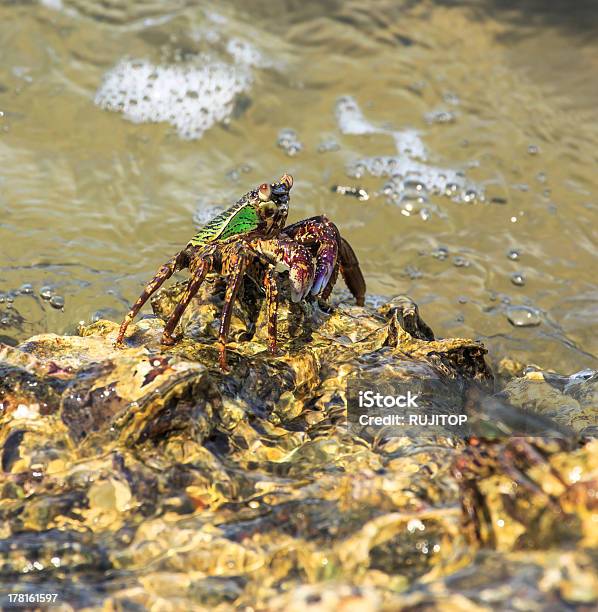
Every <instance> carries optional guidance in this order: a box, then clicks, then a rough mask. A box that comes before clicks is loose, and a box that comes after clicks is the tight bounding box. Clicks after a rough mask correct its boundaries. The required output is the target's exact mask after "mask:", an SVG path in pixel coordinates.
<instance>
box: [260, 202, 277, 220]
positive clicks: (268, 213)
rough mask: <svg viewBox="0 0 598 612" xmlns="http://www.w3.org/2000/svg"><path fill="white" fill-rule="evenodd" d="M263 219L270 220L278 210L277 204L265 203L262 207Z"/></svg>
mask: <svg viewBox="0 0 598 612" xmlns="http://www.w3.org/2000/svg"><path fill="white" fill-rule="evenodd" d="M260 210H261V213H262V218H263V219H269V218H270V217H272V216H273V215H274V213H275V212H276V210H277V207H276V204H274V203H273V202H265V203H264V204H262V205H261V206H260Z"/></svg>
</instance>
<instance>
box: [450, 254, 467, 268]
mask: <svg viewBox="0 0 598 612" xmlns="http://www.w3.org/2000/svg"><path fill="white" fill-rule="evenodd" d="M470 265H471V262H470V261H469V260H468V259H465V257H461V255H457V256H455V257H453V266H455V267H457V268H469V266H470Z"/></svg>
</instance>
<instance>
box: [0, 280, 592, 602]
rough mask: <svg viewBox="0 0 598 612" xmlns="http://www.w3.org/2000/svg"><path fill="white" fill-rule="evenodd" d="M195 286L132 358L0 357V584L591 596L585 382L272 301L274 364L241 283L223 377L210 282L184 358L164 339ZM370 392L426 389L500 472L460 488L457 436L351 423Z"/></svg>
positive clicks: (366, 319) (88, 344) (135, 334)
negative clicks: (362, 395)
mask: <svg viewBox="0 0 598 612" xmlns="http://www.w3.org/2000/svg"><path fill="white" fill-rule="evenodd" d="M182 286H183V285H174V286H173V287H171V288H169V289H168V290H165V291H162V292H160V293H159V294H158V295H157V296H156V298H155V299H154V302H153V307H154V310H155V312H156V314H157V315H159V316H158V317H155V318H146V319H143V320H141V321H140V322H139V323H137V324H136V325H135V326H131V332H130V334H129V336H128V337H127V339H126V346H125V348H124V349H121V350H117V349H115V348H114V347H113V341H114V339H115V336H116V332H117V327H118V326H117V324H115V323H113V322H110V321H104V320H102V321H98V322H96V323H93V324H91V325H88V326H85V327H82V328H81V329H80V330H79V335H77V336H56V335H53V334H45V335H41V336H35V337H32V338H30V339H29V340H28V341H26V342H24V343H22V344H20V345H19V346H16V347H11V346H7V345H2V346H1V347H0V373H1V377H0V447H1V451H0V452H1V457H0V459H1V467H2V473H1V474H0V483H1V484H0V518H1V521H0V587H1V590H2V591H8V592H11V591H26V592H40V591H44V592H58V593H61V599H60V603H61V605H62V607H63V608H64V609H71V608H73V609H80V608H89V609H105V608H102V606H109V607H110V606H112V607H113V608H115V609H148V608H152V609H187V610H204V609H205V610H214V609H216V610H226V609H230V608H232V607H237V608H241V609H243V608H244V607H246V608H248V609H249V608H250V607H251V608H252V609H271V610H337V609H347V610H379V609H389V610H391V609H398V608H399V607H400V608H402V609H414V610H415V609H418V610H419V609H446V606H447V605H448V606H449V607H450V606H453V608H455V609H457V608H459V609H487V608H497V609H505V610H506V609H512V601H514V600H515V599H517V601H519V602H520V606H519V607H521V608H522V609H529V607H528V606H532V605H533V606H535V607H536V608H539V609H553V608H554V607H555V606H557V607H558V606H560V605H565V606H569V607H573V608H576V607H579V608H581V607H583V606H590V607H591V606H593V605H595V604H596V601H597V599H598V584H597V582H596V578H595V575H596V574H595V569H596V568H595V564H596V555H595V547H596V545H597V544H598V540H597V536H596V533H597V530H596V517H597V516H598V514H597V512H598V497H597V491H598V446H597V443H596V441H594V440H593V439H592V435H591V434H592V433H595V427H596V420H595V413H596V402H595V389H594V387H595V378H596V376H595V374H593V373H587V375H584V376H578V377H577V378H575V377H571V378H565V377H557V376H555V375H552V378H551V375H548V374H541V373H538V372H536V373H533V374H534V375H533V376H532V375H531V374H530V373H528V374H526V375H525V376H523V377H521V378H514V379H513V380H511V382H510V383H509V384H507V386H506V388H505V389H503V390H502V391H500V393H498V395H495V389H494V381H493V376H492V373H491V371H490V369H489V367H488V365H487V363H486V361H485V358H484V355H485V349H484V347H483V346H482V345H481V344H479V343H477V342H473V341H471V340H466V339H437V338H435V337H434V334H433V332H432V330H431V329H430V328H429V327H428V326H427V325H426V323H425V322H424V321H423V320H422V318H421V317H420V313H419V310H418V308H417V306H416V305H415V304H414V303H413V302H412V301H411V300H410V299H409V298H407V297H405V296H399V297H397V298H395V299H393V300H391V301H390V302H387V303H385V304H383V305H382V306H380V307H379V308H377V309H373V308H361V307H357V306H352V305H350V304H349V303H348V302H347V300H345V299H344V298H345V296H344V295H342V294H340V295H339V296H337V298H336V302H337V303H336V306H335V308H333V309H329V310H330V311H329V312H325V311H324V310H323V309H321V308H320V307H319V306H318V305H317V304H315V303H314V304H305V305H301V306H300V307H293V308H291V309H288V308H287V307H286V306H285V305H284V304H282V305H281V312H280V317H279V319H280V325H279V327H280V334H279V340H280V341H279V348H280V351H279V354H278V355H276V356H271V355H270V354H268V352H267V351H266V342H265V340H266V337H265V330H266V325H264V323H265V320H264V313H263V312H261V310H260V303H261V301H262V300H261V298H260V296H259V295H253V294H252V293H251V290H250V289H247V290H246V291H245V293H244V295H243V300H242V301H241V303H240V304H239V306H238V308H237V310H236V312H235V317H234V321H233V329H232V333H231V338H233V339H234V340H235V341H236V342H235V343H233V344H231V347H230V355H229V361H230V365H231V368H232V369H231V372H230V373H229V374H223V373H222V372H220V371H219V370H218V368H217V365H216V363H217V355H216V347H215V346H214V338H215V335H216V333H217V319H215V317H217V315H218V313H219V312H220V308H221V295H220V293H219V292H218V291H214V286H213V285H209V284H208V285H206V288H205V292H204V295H202V296H200V298H201V299H199V300H196V301H195V303H194V305H193V306H192V307H191V308H189V309H188V311H187V312H186V313H185V317H184V320H183V322H182V328H181V330H180V331H181V338H180V340H179V342H178V343H177V344H176V345H175V346H174V347H170V348H164V347H161V346H160V344H159V341H160V336H161V331H162V327H163V322H162V320H161V318H159V317H160V316H166V315H167V313H168V312H169V311H170V310H171V308H172V305H173V303H174V302H175V301H176V298H177V295H179V294H180V291H181V287H182ZM252 305H253V309H252ZM251 312H257V313H259V314H258V315H257V316H248V313H251ZM534 377H535V378H534ZM356 378H359V379H361V380H366V381H368V383H370V382H371V383H372V384H374V383H375V384H379V385H380V386H381V387H384V385H386V386H387V387H388V388H390V389H392V388H396V385H398V384H409V385H413V388H416V389H424V390H425V389H426V388H427V387H426V385H429V384H432V387H431V388H432V389H434V390H435V395H434V396H433V397H432V396H429V397H428V396H425V395H424V396H423V397H424V399H425V401H426V402H429V403H426V404H425V405H424V409H426V410H432V409H437V408H443V409H445V410H446V411H448V412H451V413H453V414H468V415H469V416H470V417H472V418H471V420H472V423H474V426H475V427H477V430H474V431H468V432H467V433H468V435H473V434H477V435H478V436H479V435H482V434H483V435H484V436H485V437H484V440H486V438H489V437H490V436H488V426H489V424H492V425H493V426H494V427H495V429H496V430H497V431H500V432H502V434H503V438H499V437H497V436H496V435H494V436H492V438H493V439H492V440H490V441H488V442H486V441H485V442H484V444H486V443H487V444H489V445H490V448H492V449H494V454H495V455H496V457H497V458H498V460H497V461H496V462H494V463H491V464H489V465H487V466H485V469H484V470H480V471H479V478H478V476H477V475H476V474H477V472H476V471H475V469H474V468H475V466H472V468H471V471H467V472H466V471H465V470H461V472H460V474H461V478H459V477H458V475H457V474H456V472H455V470H454V469H453V466H454V465H455V462H456V461H457V460H459V459H460V458H463V457H464V456H466V455H467V448H468V444H467V442H466V440H465V439H464V437H463V435H459V432H455V431H454V430H451V429H450V428H446V427H442V426H440V427H433V428H430V427H427V428H426V427H423V426H414V427H413V428H411V429H405V430H404V431H402V432H401V431H397V430H393V429H383V428H382V429H378V430H367V431H356V430H355V429H354V428H353V427H352V426H351V423H350V422H348V421H347V404H348V403H349V401H350V398H349V392H348V389H349V388H350V385H351V381H352V380H354V379H356ZM540 378H541V380H540ZM536 384H537V385H539V386H535V385H536ZM393 385H394V386H393ZM472 389H473V390H474V391H475V392H474V393H472V391H471V390H472ZM438 390H440V391H441V393H438ZM473 417H476V418H473ZM533 418H536V419H540V421H533V422H534V423H536V424H537V423H538V422H540V423H541V424H542V426H543V427H544V430H543V431H545V432H548V431H550V435H548V434H546V435H545V436H544V438H543V439H542V440H540V441H539V440H535V441H534V442H533V448H534V449H538V450H537V455H530V454H528V455H526V456H525V457H522V456H520V455H513V454H512V448H511V446H509V439H508V433H509V427H511V428H513V427H515V430H516V427H517V425H513V423H515V424H518V423H521V421H522V420H524V421H525V420H526V419H533ZM592 419H594V420H592ZM547 423H550V424H552V425H553V427H552V426H551V427H549V426H548V425H547ZM512 431H513V430H512ZM512 431H511V433H512ZM565 438H566V442H567V444H564V443H563V440H564V439H565ZM540 442H542V443H540ZM491 454H492V453H491ZM538 457H541V458H542V460H539V459H538ZM478 467H479V466H478ZM555 473H558V475H559V478H557V477H556V476H555ZM464 474H465V476H464ZM517 475H520V476H521V478H520V480H519V481H518V480H517ZM463 478H465V480H466V481H467V482H466V484H467V483H469V481H472V482H473V481H475V486H476V488H475V491H477V494H478V497H477V498H476V499H477V502H476V503H477V505H478V506H479V507H477V506H476V508H475V510H477V511H479V512H478V514H479V516H481V517H482V519H481V524H480V526H479V529H478V534H477V536H476V535H475V529H473V530H472V529H471V522H472V520H473V519H472V514H471V513H470V514H468V513H467V512H466V510H467V508H468V506H467V505H463V504H464V496H465V492H469V493H471V491H472V488H471V487H469V488H468V487H466V486H464V482H463ZM468 479H469V480H468ZM530 483H531V486H526V484H527V485H530ZM472 534H473V535H472ZM490 534H492V537H490Z"/></svg>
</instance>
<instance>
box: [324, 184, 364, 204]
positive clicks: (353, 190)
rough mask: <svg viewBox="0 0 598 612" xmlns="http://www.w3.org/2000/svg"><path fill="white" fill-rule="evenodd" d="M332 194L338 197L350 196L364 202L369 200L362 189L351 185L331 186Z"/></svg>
mask: <svg viewBox="0 0 598 612" xmlns="http://www.w3.org/2000/svg"><path fill="white" fill-rule="evenodd" d="M332 192H333V193H338V194H340V195H346V196H352V197H354V198H357V199H358V200H361V201H362V202H365V201H366V200H369V199H370V194H369V193H368V192H367V191H366V190H365V189H364V188H363V187H353V186H352V185H333V186H332Z"/></svg>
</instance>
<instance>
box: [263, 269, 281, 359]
mask: <svg viewBox="0 0 598 612" xmlns="http://www.w3.org/2000/svg"><path fill="white" fill-rule="evenodd" d="M264 285H265V286H266V302H267V304H268V350H269V351H270V353H272V354H273V355H274V354H275V353H276V334H277V320H276V317H277V314H278V284H277V283H276V273H275V270H274V267H270V268H268V270H267V271H266V276H265V277H264Z"/></svg>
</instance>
